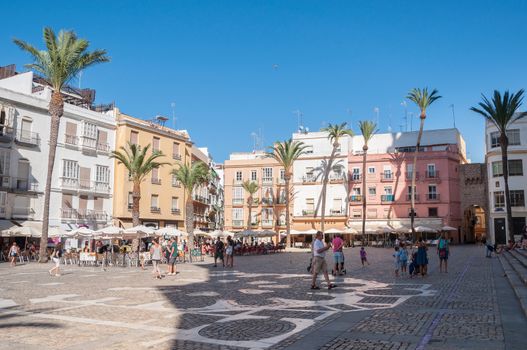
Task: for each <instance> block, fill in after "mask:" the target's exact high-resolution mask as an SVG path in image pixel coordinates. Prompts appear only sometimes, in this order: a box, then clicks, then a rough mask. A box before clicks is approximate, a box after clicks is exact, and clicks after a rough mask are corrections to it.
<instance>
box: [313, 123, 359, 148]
mask: <svg viewBox="0 0 527 350" xmlns="http://www.w3.org/2000/svg"><path fill="white" fill-rule="evenodd" d="M347 126H348V123H346V122H344V123H341V124H334V125H333V124H331V123H329V124H328V126H326V127H324V128H322V129H320V131H325V132H327V133H328V139H329V140H330V141H331V143H338V142H339V138H341V137H342V136H344V135H349V136H353V131H352V130H351V129H348V128H347Z"/></svg>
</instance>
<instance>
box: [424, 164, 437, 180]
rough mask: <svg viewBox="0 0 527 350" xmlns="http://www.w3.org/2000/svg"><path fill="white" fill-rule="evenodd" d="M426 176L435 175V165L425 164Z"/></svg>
mask: <svg viewBox="0 0 527 350" xmlns="http://www.w3.org/2000/svg"><path fill="white" fill-rule="evenodd" d="M426 173H427V177H436V165H435V164H428V165H427V166H426Z"/></svg>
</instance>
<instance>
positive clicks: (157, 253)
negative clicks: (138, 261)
mask: <svg viewBox="0 0 527 350" xmlns="http://www.w3.org/2000/svg"><path fill="white" fill-rule="evenodd" d="M162 253H163V252H162V248H161V245H160V244H159V241H158V240H157V239H155V240H154V244H152V247H151V248H150V256H151V257H152V265H153V266H154V271H152V273H154V274H155V275H156V277H155V278H157V279H161V277H162V276H161V270H160V269H159V264H160V263H161V254H162Z"/></svg>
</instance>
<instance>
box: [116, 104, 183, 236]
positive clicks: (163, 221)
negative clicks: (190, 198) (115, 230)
mask: <svg viewBox="0 0 527 350" xmlns="http://www.w3.org/2000/svg"><path fill="white" fill-rule="evenodd" d="M115 114H116V122H117V134H116V143H115V148H116V149H119V148H120V147H126V146H127V144H128V143H133V144H138V145H140V146H141V147H145V146H147V145H150V150H151V151H161V152H162V153H163V154H164V155H165V156H164V157H162V158H160V159H159V161H163V162H168V163H170V165H165V166H162V167H160V168H159V169H154V170H153V171H152V172H151V173H150V175H149V176H147V178H146V179H145V180H144V181H143V183H142V184H141V201H140V208H139V213H140V221H141V224H143V225H146V226H149V227H154V228H160V227H167V226H171V227H177V228H180V229H183V228H184V225H185V224H184V222H185V191H184V189H183V187H182V186H181V184H180V183H179V182H178V181H177V180H176V179H175V177H174V176H173V175H172V174H171V172H172V169H174V168H175V167H177V165H178V164H183V163H184V164H190V163H191V159H192V143H191V142H190V138H189V136H188V134H187V133H186V132H184V131H177V130H173V129H170V128H168V127H165V126H163V125H161V124H160V123H162V121H163V119H162V118H157V119H154V120H152V121H146V120H142V119H137V118H133V117H131V116H129V115H126V114H123V113H121V112H120V111H119V110H118V109H115ZM114 166H115V176H114V181H115V183H116V184H119V188H118V189H116V191H115V192H114V210H113V213H114V214H113V215H114V221H115V224H116V225H120V226H122V227H131V225H132V212H131V209H132V189H133V185H132V182H131V181H130V180H129V179H128V171H127V170H126V168H125V166H124V165H122V164H119V163H118V162H117V161H115V165H114Z"/></svg>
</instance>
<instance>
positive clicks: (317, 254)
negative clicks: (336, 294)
mask: <svg viewBox="0 0 527 350" xmlns="http://www.w3.org/2000/svg"><path fill="white" fill-rule="evenodd" d="M329 249H331V244H327V245H324V242H322V232H321V231H317V233H316V235H315V241H314V242H313V263H312V273H313V278H312V280H311V289H320V287H319V286H317V276H318V274H319V273H323V274H324V279H325V280H326V283H327V285H328V290H329V289H333V288H335V287H336V285H335V284H332V283H331V282H330V281H329V275H328V267H327V264H326V251H328V250H329Z"/></svg>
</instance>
